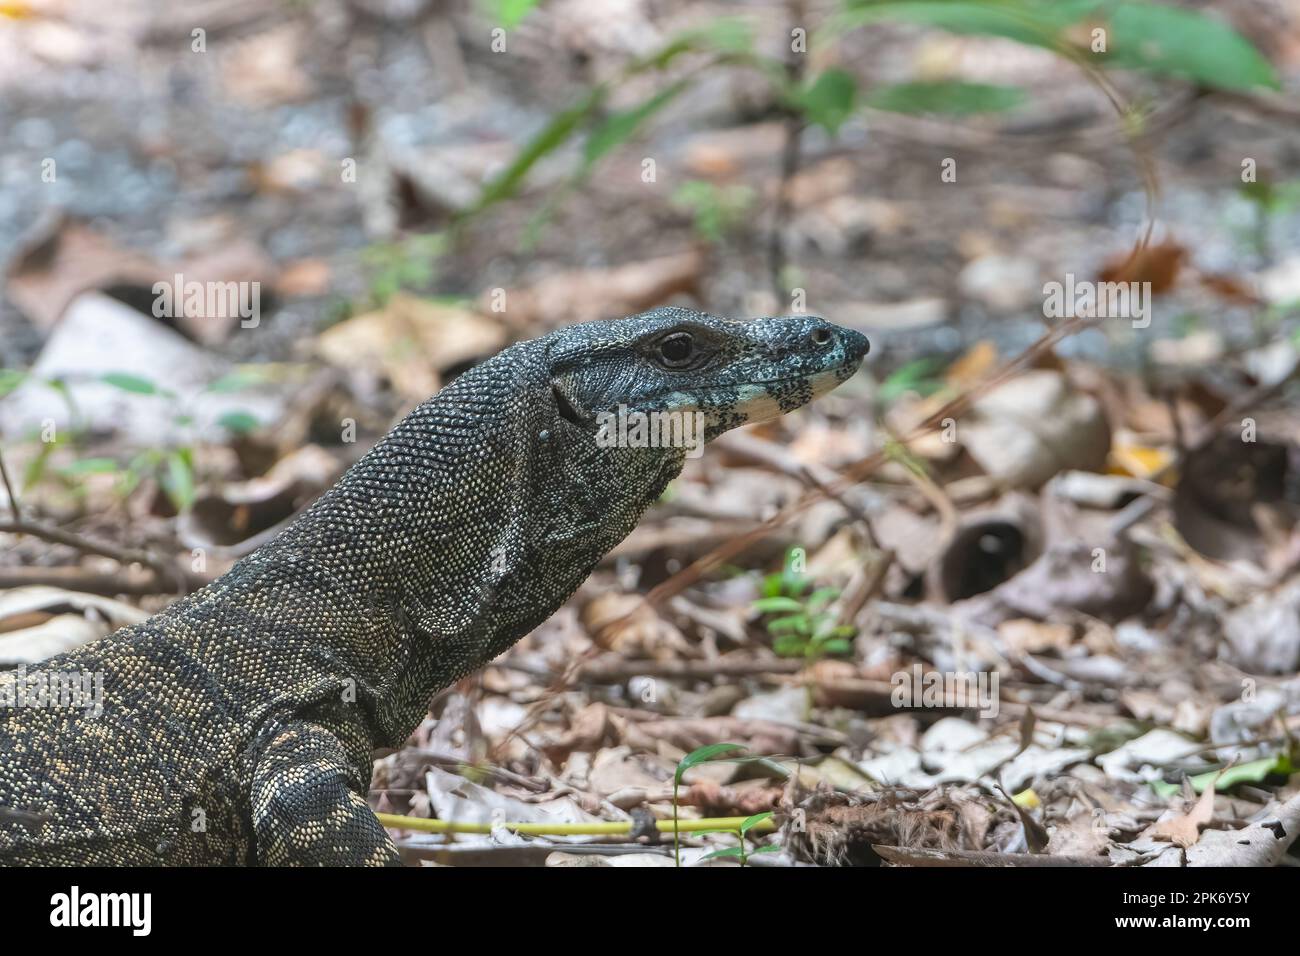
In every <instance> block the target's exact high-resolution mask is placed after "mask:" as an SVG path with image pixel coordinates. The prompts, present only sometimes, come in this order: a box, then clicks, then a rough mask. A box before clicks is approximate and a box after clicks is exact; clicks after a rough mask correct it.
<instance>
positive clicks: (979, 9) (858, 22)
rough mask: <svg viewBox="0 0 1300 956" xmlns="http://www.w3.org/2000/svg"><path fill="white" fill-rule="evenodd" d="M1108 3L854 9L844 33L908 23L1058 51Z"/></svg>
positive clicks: (972, 1) (934, 1) (845, 18)
mask: <svg viewBox="0 0 1300 956" xmlns="http://www.w3.org/2000/svg"><path fill="white" fill-rule="evenodd" d="M1103 2H1104V0H1052V2H1050V3H1035V2H1025V0H906V2H899V3H875V2H861V3H850V5H849V9H848V11H846V12H845V13H844V14H841V16H840V17H839V18H838V20H839V23H838V24H837V25H838V26H839V28H840V29H844V28H846V27H849V28H851V27H855V26H862V25H864V24H867V23H872V22H875V21H877V20H904V21H907V22H909V23H919V24H922V25H925V26H933V27H938V28H940V29H941V30H947V31H949V32H950V33H961V34H976V35H983V36H998V37H1006V38H1008V39H1011V40H1016V41H1019V42H1020V43H1027V44H1032V45H1035V46H1047V47H1051V46H1054V45H1055V44H1056V43H1058V42H1059V37H1060V34H1061V31H1062V30H1064V29H1065V28H1066V27H1068V26H1070V25H1071V24H1073V23H1075V22H1077V21H1078V20H1080V19H1082V18H1083V17H1084V16H1085V15H1086V14H1088V13H1090V12H1092V11H1093V10H1095V9H1096V8H1098V7H1100V6H1101V5H1102V3H1103Z"/></svg>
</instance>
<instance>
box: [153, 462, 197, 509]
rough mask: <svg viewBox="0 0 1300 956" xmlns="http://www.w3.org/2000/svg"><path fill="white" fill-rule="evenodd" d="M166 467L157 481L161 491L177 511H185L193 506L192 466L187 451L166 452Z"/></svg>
mask: <svg viewBox="0 0 1300 956" xmlns="http://www.w3.org/2000/svg"><path fill="white" fill-rule="evenodd" d="M166 465H167V470H166V471H165V472H164V473H163V475H162V476H161V478H160V479H159V480H160V482H161V484H162V487H163V491H165V492H166V493H167V497H168V498H169V499H171V503H172V506H173V507H175V509H176V510H177V511H186V510H188V509H189V507H190V506H191V505H192V504H194V465H193V463H192V461H191V459H190V454H189V451H188V450H186V449H181V450H179V451H172V452H168V453H167V462H166Z"/></svg>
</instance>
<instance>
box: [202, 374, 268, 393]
mask: <svg viewBox="0 0 1300 956" xmlns="http://www.w3.org/2000/svg"><path fill="white" fill-rule="evenodd" d="M265 380H266V377H265V375H263V374H262V373H261V372H254V371H251V370H249V369H235V370H234V371H233V372H227V373H226V374H225V375H223V376H221V377H220V378H219V379H217V380H216V381H214V382H212V383H211V384H210V385H209V386H208V389H207V390H208V391H209V392H216V393H217V394H225V393H227V392H242V391H243V390H244V389H246V388H252V387H254V386H256V385H261V384H262V382H264V381H265Z"/></svg>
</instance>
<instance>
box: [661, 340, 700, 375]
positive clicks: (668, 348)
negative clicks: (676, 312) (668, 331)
mask: <svg viewBox="0 0 1300 956" xmlns="http://www.w3.org/2000/svg"><path fill="white" fill-rule="evenodd" d="M694 355H695V343H694V342H693V341H692V339H691V334H690V333H689V332H674V333H673V334H672V335H670V336H668V337H667V338H665V339H664V340H663V341H662V342H660V343H659V358H660V359H661V360H662V361H663V364H664V365H665V366H667V367H668V368H683V367H684V366H686V365H689V364H690V361H691V359H692V358H693V357H694Z"/></svg>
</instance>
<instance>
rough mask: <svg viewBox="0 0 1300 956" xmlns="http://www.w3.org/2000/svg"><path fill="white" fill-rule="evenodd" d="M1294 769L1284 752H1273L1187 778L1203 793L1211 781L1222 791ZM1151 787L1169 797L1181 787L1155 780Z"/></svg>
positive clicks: (1194, 787) (1160, 794)
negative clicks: (1272, 753) (1220, 770)
mask: <svg viewBox="0 0 1300 956" xmlns="http://www.w3.org/2000/svg"><path fill="white" fill-rule="evenodd" d="M1296 769H1297V768H1296V767H1295V766H1294V765H1293V764H1292V763H1291V760H1290V758H1289V757H1287V755H1286V754H1275V755H1273V756H1271V757H1261V758H1260V759H1259V760H1250V761H1247V762H1246V763H1241V764H1237V766H1235V767H1229V768H1228V769H1227V770H1224V771H1223V772H1222V775H1220V772H1219V771H1218V770H1211V771H1209V772H1208V773H1198V774H1196V776H1194V777H1190V778H1188V780H1189V782H1190V783H1191V785H1192V788H1193V789H1194V790H1195V791H1196V792H1197V793H1204V792H1205V788H1206V787H1208V786H1209V785H1210V784H1211V783H1214V788H1215V789H1216V790H1219V791H1223V790H1228V789H1230V788H1231V787H1235V786H1236V785H1237V784H1239V783H1260V782H1262V781H1263V780H1264V778H1266V777H1268V776H1270V775H1272V774H1281V775H1283V776H1288V775H1290V774H1293V773H1295V772H1296ZM1216 780H1217V782H1216ZM1151 789H1152V790H1154V791H1155V792H1156V793H1157V794H1158V795H1159V796H1162V797H1170V796H1173V795H1174V794H1176V793H1180V792H1181V791H1182V789H1183V788H1182V785H1181V784H1177V783H1166V782H1165V781H1163V780H1155V781H1152V783H1151Z"/></svg>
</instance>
